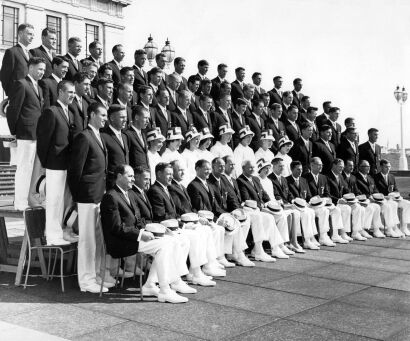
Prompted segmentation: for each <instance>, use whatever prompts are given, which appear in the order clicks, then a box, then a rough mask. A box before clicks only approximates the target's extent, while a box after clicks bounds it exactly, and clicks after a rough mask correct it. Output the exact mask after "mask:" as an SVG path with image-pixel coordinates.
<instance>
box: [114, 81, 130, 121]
mask: <svg viewBox="0 0 410 341" xmlns="http://www.w3.org/2000/svg"><path fill="white" fill-rule="evenodd" d="M132 92H133V89H132V85H131V84H129V83H125V82H120V83H119V84H118V86H117V93H116V96H115V97H114V100H113V101H112V104H118V105H120V106H121V107H122V108H124V109H125V111H126V112H127V123H126V127H127V128H129V127H130V126H131V122H132V104H131V100H132Z"/></svg>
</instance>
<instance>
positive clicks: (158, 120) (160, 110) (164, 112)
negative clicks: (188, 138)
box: [151, 89, 172, 155]
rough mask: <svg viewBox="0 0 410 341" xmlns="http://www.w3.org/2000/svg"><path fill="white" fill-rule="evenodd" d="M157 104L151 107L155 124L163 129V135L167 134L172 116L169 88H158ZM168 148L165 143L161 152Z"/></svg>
mask: <svg viewBox="0 0 410 341" xmlns="http://www.w3.org/2000/svg"><path fill="white" fill-rule="evenodd" d="M156 98H157V105H156V106H155V107H152V108H151V114H152V115H153V116H154V119H155V122H154V125H155V126H156V127H157V128H159V129H160V130H161V134H162V136H167V133H168V129H170V128H171V124H172V118H171V112H170V111H169V110H168V109H167V104H168V102H169V94H168V91H167V90H164V89H163V90H161V89H160V90H158V91H157V94H156ZM165 149H166V144H165V143H164V144H163V146H162V147H161V149H160V150H159V154H160V155H162V153H163V152H164V151H165Z"/></svg>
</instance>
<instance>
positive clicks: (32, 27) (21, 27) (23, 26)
mask: <svg viewBox="0 0 410 341" xmlns="http://www.w3.org/2000/svg"><path fill="white" fill-rule="evenodd" d="M26 28H31V29H33V30H34V26H33V25H31V24H27V23H25V24H20V25H19V26H18V27H17V34H19V33H20V32H21V31H24V30H25V29H26Z"/></svg>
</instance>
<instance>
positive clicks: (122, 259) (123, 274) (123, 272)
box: [119, 258, 125, 289]
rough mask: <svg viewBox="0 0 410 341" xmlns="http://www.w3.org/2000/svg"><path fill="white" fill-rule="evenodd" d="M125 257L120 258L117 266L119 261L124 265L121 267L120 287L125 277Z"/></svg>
mask: <svg viewBox="0 0 410 341" xmlns="http://www.w3.org/2000/svg"><path fill="white" fill-rule="evenodd" d="M124 259H125V258H121V259H120V263H119V266H121V263H124V265H123V269H122V276H121V277H122V278H121V289H122V287H123V286H124V279H125V260H124Z"/></svg>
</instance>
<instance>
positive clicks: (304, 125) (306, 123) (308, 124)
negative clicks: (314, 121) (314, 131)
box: [300, 122, 311, 130]
mask: <svg viewBox="0 0 410 341" xmlns="http://www.w3.org/2000/svg"><path fill="white" fill-rule="evenodd" d="M309 127H311V125H310V123H309V122H302V123H301V124H300V130H305V129H307V128H309Z"/></svg>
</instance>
